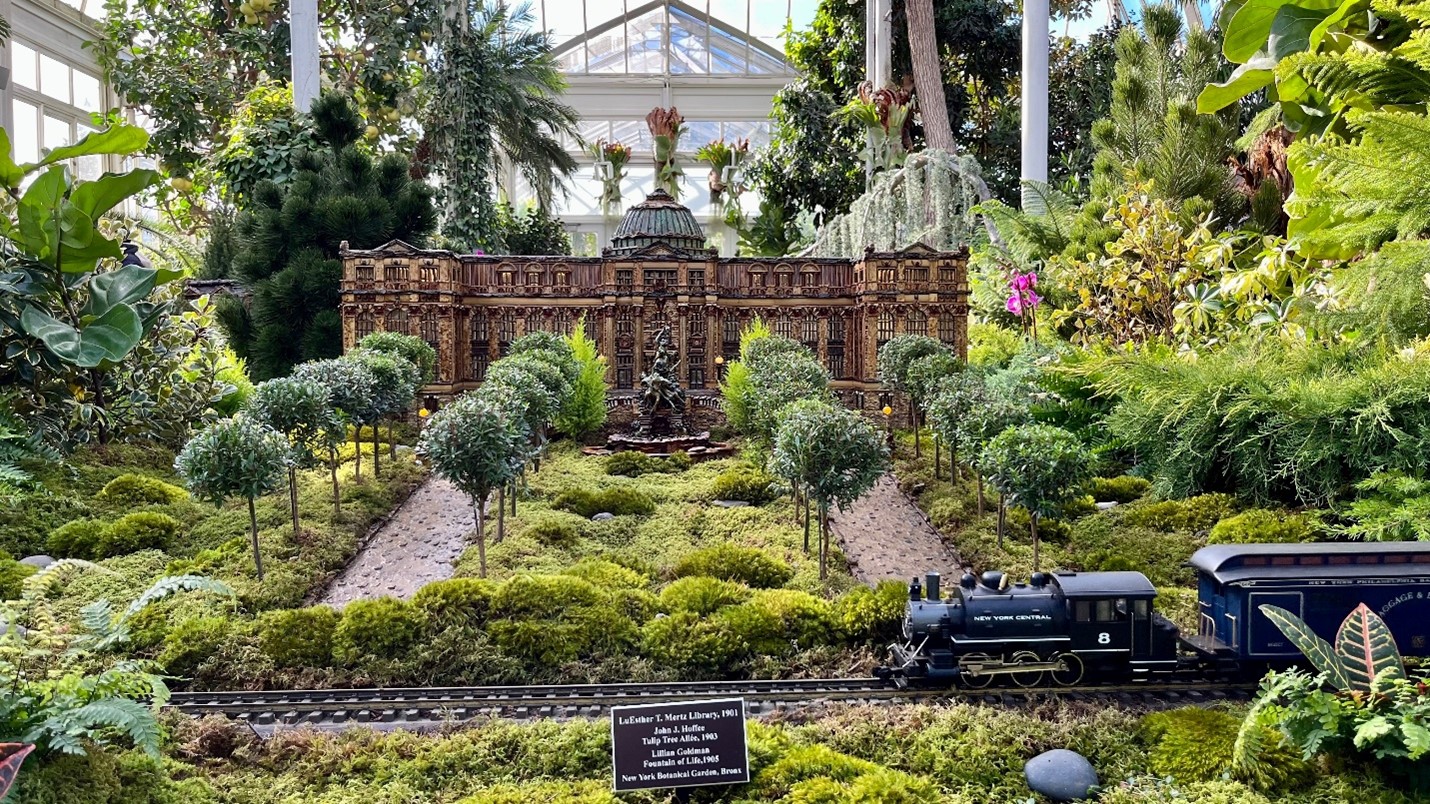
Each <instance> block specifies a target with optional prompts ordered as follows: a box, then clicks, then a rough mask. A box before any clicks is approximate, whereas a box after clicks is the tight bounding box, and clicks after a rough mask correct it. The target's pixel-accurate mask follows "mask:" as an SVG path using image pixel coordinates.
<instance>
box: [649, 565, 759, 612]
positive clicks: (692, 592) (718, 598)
mask: <svg viewBox="0 0 1430 804" xmlns="http://www.w3.org/2000/svg"><path fill="white" fill-rule="evenodd" d="M749 599H750V588H749V587H747V586H742V585H740V584H737V583H732V582H730V581H724V580H721V579H719V578H708V577H705V576H703V575H690V576H687V577H684V578H680V579H678V580H676V581H674V582H672V583H670V584H669V585H667V586H666V587H665V588H664V589H662V590H660V606H661V608H663V609H665V610H666V611H669V612H690V613H693V614H700V615H706V614H713V613H715V611H717V610H719V609H722V608H724V607H725V606H733V605H735V604H737V603H744V602H745V601H746V600H749Z"/></svg>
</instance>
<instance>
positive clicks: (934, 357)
mask: <svg viewBox="0 0 1430 804" xmlns="http://www.w3.org/2000/svg"><path fill="white" fill-rule="evenodd" d="M962 369H963V361H961V360H959V359H958V357H957V356H955V355H954V353H953V350H951V349H947V348H945V349H944V350H943V351H940V352H932V353H930V354H926V355H923V356H921V357H916V358H914V359H913V360H911V361H909V365H908V368H906V369H905V370H904V393H906V394H908V395H909V413H910V415H912V416H913V419H914V455H915V456H918V455H920V454H921V451H920V449H919V435H920V433H921V432H922V431H923V427H924V423H925V420H926V419H927V414H928V404H929V402H930V401H931V400H932V399H933V396H934V394H936V393H938V389H939V387H940V384H941V383H943V382H944V381H945V380H947V379H948V378H950V377H952V376H953V375H955V374H957V373H959V372H960V371H961V370H962ZM938 460H939V455H938V442H937V441H935V442H934V469H935V472H936V471H937V469H938Z"/></svg>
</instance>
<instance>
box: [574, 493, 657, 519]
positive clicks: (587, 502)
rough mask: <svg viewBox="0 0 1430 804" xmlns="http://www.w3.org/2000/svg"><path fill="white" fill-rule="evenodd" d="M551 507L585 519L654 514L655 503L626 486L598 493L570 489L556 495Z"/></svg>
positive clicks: (647, 495)
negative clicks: (599, 515)
mask: <svg viewBox="0 0 1430 804" xmlns="http://www.w3.org/2000/svg"><path fill="white" fill-rule="evenodd" d="M551 506H552V507H553V508H557V509H560V510H563V511H570V512H571V513H573V514H576V515H578V516H581V517H585V518H586V519H590V518H591V517H593V516H595V515H596V514H601V513H606V514H615V515H616V516H628V515H645V514H651V513H654V512H655V501H654V500H652V499H651V498H650V495H649V494H646V493H645V492H643V491H641V490H640V489H636V488H629V487H626V486H614V487H612V488H607V489H601V490H599V491H593V490H591V489H572V490H570V491H565V492H562V493H561V494H559V495H557V497H556V499H554V500H552V501H551Z"/></svg>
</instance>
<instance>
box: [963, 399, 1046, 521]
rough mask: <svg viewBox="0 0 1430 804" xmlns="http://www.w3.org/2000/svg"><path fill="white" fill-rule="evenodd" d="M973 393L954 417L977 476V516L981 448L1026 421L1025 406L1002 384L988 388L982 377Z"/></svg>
mask: <svg viewBox="0 0 1430 804" xmlns="http://www.w3.org/2000/svg"><path fill="white" fill-rule="evenodd" d="M972 393H975V394H976V395H975V397H974V401H973V403H972V405H971V406H970V408H969V410H968V413H967V414H966V415H965V416H964V417H963V418H962V419H960V420H958V432H957V434H956V438H957V439H958V441H959V443H960V444H961V445H962V446H963V448H964V453H965V454H967V455H968V457H969V461H968V463H969V465H970V466H972V467H973V472H974V475H975V476H976V477H977V478H978V515H979V516H983V508H984V493H983V481H984V477H985V474H984V472H983V451H984V448H985V447H986V446H987V445H988V442H990V441H992V440H993V439H994V438H995V437H997V435H998V434H999V433H1001V432H1003V431H1004V430H1007V429H1008V428H1009V427H1013V426H1015V425H1019V424H1022V423H1023V422H1026V421H1027V420H1028V416H1029V413H1028V406H1027V404H1026V403H1025V402H1024V401H1023V400H1022V399H1019V398H1017V396H1016V395H1015V394H1014V393H1013V391H1012V390H1011V389H1008V388H1005V387H997V388H992V387H989V385H988V383H987V379H986V378H984V380H983V391H982V393H981V394H980V393H978V392H972ZM1003 512H1004V509H1003V503H1002V501H1001V500H1000V501H999V504H998V538H999V540H1000V544H1001V540H1002V538H1003Z"/></svg>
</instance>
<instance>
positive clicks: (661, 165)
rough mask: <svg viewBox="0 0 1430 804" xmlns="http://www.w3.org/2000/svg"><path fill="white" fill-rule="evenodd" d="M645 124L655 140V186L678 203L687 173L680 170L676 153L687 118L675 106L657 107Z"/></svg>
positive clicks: (646, 118)
mask: <svg viewBox="0 0 1430 804" xmlns="http://www.w3.org/2000/svg"><path fill="white" fill-rule="evenodd" d="M645 124H646V126H647V127H649V128H650V135H651V137H653V138H654V140H655V185H656V186H657V187H659V188H661V189H662V190H665V191H666V192H667V193H670V197H671V198H674V199H676V200H677V201H678V200H680V182H681V180H683V179H684V178H685V171H684V170H681V168H680V162H679V161H678V160H677V159H676V152H677V151H678V150H679V148H680V138H681V136H682V135H684V134H685V118H684V117H681V116H680V112H678V111H676V109H675V107H674V106H672V107H670V108H669V109H662V108H660V107H659V106H657V107H656V108H654V109H651V110H650V114H648V115H646V116H645Z"/></svg>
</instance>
